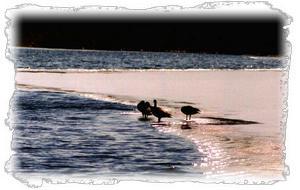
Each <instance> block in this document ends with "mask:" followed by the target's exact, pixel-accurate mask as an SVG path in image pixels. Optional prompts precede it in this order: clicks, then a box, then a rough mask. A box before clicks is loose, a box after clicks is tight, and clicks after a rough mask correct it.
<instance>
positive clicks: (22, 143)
mask: <svg viewBox="0 0 300 190" xmlns="http://www.w3.org/2000/svg"><path fill="white" fill-rule="evenodd" d="M10 51H11V55H12V56H11V58H12V60H13V61H14V63H15V67H16V69H17V72H20V73H23V74H24V73H25V74H28V75H27V77H28V76H30V75H31V74H35V72H38V74H42V75H41V76H43V77H45V76H47V77H49V75H47V74H50V73H54V74H55V76H56V77H57V76H58V77H60V76H59V75H63V74H70V73H73V74H74V73H75V75H74V76H78V77H82V78H81V79H82V81H88V82H91V85H88V82H85V83H84V86H82V85H80V84H81V83H80V82H78V83H77V81H80V80H81V79H80V78H76V79H74V81H73V78H72V79H71V80H72V81H71V82H70V81H68V83H72V85H70V84H69V85H70V86H71V87H72V88H73V87H74V85H73V84H77V86H76V85H75V87H74V89H72V88H71V87H70V86H68V85H66V86H64V85H63V82H61V81H58V83H59V85H60V88H58V87H55V85H54V86H53V88H46V87H42V86H35V85H32V86H30V85H24V84H23V83H22V82H23V81H21V82H20V83H19V84H17V85H16V87H17V89H16V91H15V93H14V96H13V98H12V100H11V110H10V117H9V124H10V126H11V127H12V128H13V129H14V132H13V134H14V135H13V140H12V149H13V151H14V155H13V156H12V161H13V163H14V166H13V168H12V172H14V173H26V174H32V173H43V174H48V173H49V174H82V173H83V174H92V175H108V174H109V175H119V174H120V175H129V174H133V175H143V174H145V175H160V174H161V175H165V174H166V175H170V174H172V175H173V174H175V175H178V176H186V175H190V174H191V175H194V176H196V178H197V179H198V178H202V179H205V180H207V179H212V180H213V181H223V180H226V179H227V180H229V179H230V181H231V182H236V180H239V181H242V182H244V180H245V179H247V180H249V179H254V178H253V177H255V179H254V180H253V181H256V182H257V181H261V180H262V179H271V180H282V179H283V178H282V175H281V174H282V172H283V170H284V163H283V162H284V161H283V157H284V153H283V144H282V138H283V135H282V132H281V131H280V126H279V123H280V121H279V119H278V117H280V113H279V111H278V110H277V109H278V101H279V99H280V97H279V96H273V95H274V93H275V94H276V93H279V91H278V89H277V84H273V83H272V85H270V84H268V83H269V82H273V79H272V78H271V77H270V76H273V75H266V77H270V78H266V80H263V79H264V78H263V77H262V78H261V79H262V80H261V84H262V86H259V85H257V88H256V87H255V86H254V85H252V86H251V85H250V84H253V83H251V82H250V83H245V84H247V85H245V86H243V84H241V85H238V84H232V83H233V82H236V79H233V80H232V78H231V79H230V80H229V79H227V78H226V77H224V76H229V75H224V73H221V74H220V73H219V74H220V75H218V74H217V75H212V76H220V77H223V81H224V82H221V83H219V82H218V81H214V80H211V79H212V78H214V77H210V76H206V79H207V80H211V81H210V83H207V81H199V83H200V82H201V88H203V91H205V88H207V87H208V86H209V84H214V85H215V88H216V89H215V88H214V87H213V86H209V90H208V92H210V93H211V94H209V93H208V94H205V93H203V94H201V93H200V95H201V98H200V100H195V102H186V101H175V100H174V98H173V100H169V99H167V98H165V97H163V98H160V99H158V100H159V104H160V105H162V106H163V107H164V108H167V109H169V110H171V111H172V114H173V116H174V117H173V118H171V119H169V120H168V119H167V120H164V121H165V123H164V124H166V125H165V126H160V125H157V123H156V121H155V120H154V118H153V117H151V119H150V120H149V121H143V120H141V114H140V113H139V112H138V111H137V110H136V104H137V102H138V101H140V97H137V96H134V95H133V96H132V97H128V96H124V95H123V96H118V94H114V96H112V95H111V94H102V92H99V93H97V91H96V89H97V85H98V84H99V83H97V80H96V79H99V78H97V77H99V76H103V75H105V74H106V73H105V72H106V71H108V72H107V73H114V70H116V71H119V70H121V71H123V72H118V74H120V75H118V76H119V77H122V74H124V73H126V71H128V70H131V71H132V70H134V71H136V70H141V71H144V72H147V70H151V71H152V70H159V71H160V72H164V70H168V71H169V70H179V71H180V72H184V73H185V74H187V75H191V72H190V73H186V72H185V70H193V71H197V72H198V71H199V72H201V71H202V70H207V71H214V70H215V69H217V70H226V71H227V70H228V69H230V70H253V72H258V71H257V70H260V69H263V70H264V71H262V72H263V73H267V72H268V71H273V72H275V71H276V72H278V70H281V69H285V68H286V67H287V58H286V57H255V56H246V55H244V56H235V55H211V54H191V53H159V52H117V51H90V50H89V51H87V50H59V49H56V50H53V49H38V48H12V49H10ZM95 72H98V73H95ZM228 72H229V71H228ZM153 73H154V72H152V76H156V77H157V78H158V79H161V77H162V75H161V73H156V74H154V75H153ZM131 74H132V75H131ZM150 74H151V73H150ZM173 74H174V73H173ZM196 74H197V73H196ZM196 74H195V73H194V74H193V76H196ZM206 74H208V75H209V73H206ZM252 74H253V73H252ZM252 74H249V73H248V74H247V73H235V76H239V77H241V78H239V80H240V81H243V82H245V81H247V80H248V79H247V77H243V76H248V77H249V80H251V78H252V79H253V80H255V75H252ZM260 74H262V73H260ZM271 74H272V73H271ZM277 74H278V73H277ZM91 75H93V76H92V78H90V79H95V80H89V77H91ZM130 75H131V77H132V76H133V75H134V73H130ZM130 75H128V76H130ZM171 75H172V74H170V73H169V77H170V76H171ZM123 76H124V75H123ZM136 76H137V75H136ZM181 76H182V75H181ZM259 76H260V77H261V76H262V75H259ZM274 76H275V75H274ZM276 76H277V75H276ZM52 77H53V76H52ZM93 77H95V78H93ZM178 77H179V75H178ZM253 77H254V78H253ZM256 77H258V76H256ZM54 78H55V77H54ZM148 78H149V76H148ZM28 79H29V81H30V77H29V78H27V80H28ZM100 79H101V78H100ZM102 79H105V78H102ZM182 79H183V80H187V79H188V77H183V78H182ZM242 79H243V80H242ZM44 80H45V79H44ZM33 81H34V80H33ZM152 81H154V80H152ZM156 81H157V80H156ZM274 81H276V80H274ZM98 82H99V81H98ZM102 82H103V81H102ZM111 82H112V81H111ZM165 82H166V81H165ZM49 84H51V83H49ZM92 84H93V85H92ZM85 85H88V86H91V89H90V88H85ZM206 85H207V86H206ZM226 85H227V86H226ZM248 85H249V86H248ZM265 86H268V87H269V88H270V89H272V90H271V91H267V90H265V89H266V88H265ZM63 87H66V89H64V88H63ZM67 87H69V88H68V89H67ZM226 87H227V88H226ZM229 87H230V88H229ZM250 87H251V88H250ZM242 88H243V89H242ZM207 89H208V88H207ZM226 89H227V90H228V89H231V91H232V92H235V91H236V92H235V93H232V94H230V96H226V97H227V98H230V99H228V102H226V100H224V105H222V104H218V105H215V104H214V102H216V101H214V100H213V96H214V95H215V96H216V97H217V94H215V93H218V98H220V97H222V93H225V92H226V93H228V92H227V91H226ZM257 89H264V93H265V94H267V95H266V97H264V96H265V95H261V94H260V93H259V92H257ZM88 90H95V91H93V92H86V91H88ZM198 91H199V92H200V91H201V89H197V90H196V89H195V93H196V92H197V93H199V92H198ZM161 92H162V94H164V93H163V89H161ZM174 92H175V91H174ZM176 92H177V93H180V94H181V96H183V95H184V94H182V93H181V92H180V91H177V90H176ZM250 92H251V93H250ZM229 93H231V92H229ZM166 94H167V93H166ZM234 94H239V95H238V96H240V97H239V98H235V97H234ZM225 95H226V94H224V96H225ZM243 96H244V97H246V99H247V98H248V99H247V102H246V103H245V101H241V100H242V98H241V97H243ZM271 96H272V97H271ZM199 97H200V96H199ZM278 97H279V98H278ZM264 98H265V99H264ZM175 99H176V98H175ZM192 99H195V97H193V98H192ZM204 99H206V100H209V101H206V102H202V101H203V100H204ZM235 99H236V102H240V103H238V104H236V105H234V104H232V103H233V102H234V100H235ZM261 99H263V100H264V101H263V102H259V101H260V100H261ZM267 99H270V100H272V102H268V101H267ZM221 100H222V98H221ZM252 101H253V102H252ZM187 104H188V105H193V106H196V107H199V108H201V110H204V111H203V112H202V113H201V114H199V115H197V116H195V117H193V121H192V122H191V123H189V124H188V126H189V127H190V129H189V128H188V129H187V130H186V128H185V127H186V126H187V123H186V121H184V120H183V118H184V117H182V113H180V111H179V109H180V106H182V105H187ZM228 105H234V106H232V107H228ZM264 114H265V116H262V115H264ZM205 116H206V117H205ZM209 116H211V117H209ZM223 117H228V118H223ZM246 117H247V119H249V118H250V119H249V121H248V120H247V119H246ZM234 118H236V119H239V120H231V119H234ZM250 120H251V121H250ZM205 180H204V181H205Z"/></svg>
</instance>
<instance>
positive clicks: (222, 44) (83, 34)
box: [15, 16, 283, 56]
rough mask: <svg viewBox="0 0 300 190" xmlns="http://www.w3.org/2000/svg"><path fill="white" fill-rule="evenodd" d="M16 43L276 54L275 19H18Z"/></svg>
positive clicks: (278, 39) (278, 48) (279, 28)
mask: <svg viewBox="0 0 300 190" xmlns="http://www.w3.org/2000/svg"><path fill="white" fill-rule="evenodd" d="M17 28H18V32H17V36H18V37H17V39H18V40H17V42H16V44H15V45H16V46H22V47H44V48H65V49H96V50H114V51H115V50H116V51H119V50H124V51H125V50H126V51H155V52H193V53H213V54H215V53H217V54H233V55H261V56H276V55H280V54H281V41H282V36H281V35H282V34H283V29H282V23H281V21H280V19H279V18H277V17H274V16H273V17H262V18H259V17H243V18H237V17H230V18H229V17H228V18H223V17H218V16H216V17H211V18H204V17H200V16H198V17H193V18H192V17H189V18H180V17H177V18H176V17H172V18H170V17H169V18H167V17H160V18H158V17H130V18H129V17H114V18H100V17H80V18H79V17H63V18H59V17H41V18H39V17H30V16H27V17H21V18H20V19H19V20H18V22H17Z"/></svg>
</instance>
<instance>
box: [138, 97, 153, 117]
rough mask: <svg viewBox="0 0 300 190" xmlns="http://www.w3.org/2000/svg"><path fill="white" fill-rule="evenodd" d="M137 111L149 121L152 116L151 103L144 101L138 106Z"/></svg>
mask: <svg viewBox="0 0 300 190" xmlns="http://www.w3.org/2000/svg"><path fill="white" fill-rule="evenodd" d="M137 109H138V110H139V111H140V112H141V113H142V116H143V118H145V119H147V118H148V115H151V108H150V103H149V102H145V101H144V100H142V101H140V102H139V103H138V104H137Z"/></svg>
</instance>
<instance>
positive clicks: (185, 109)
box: [181, 106, 200, 120]
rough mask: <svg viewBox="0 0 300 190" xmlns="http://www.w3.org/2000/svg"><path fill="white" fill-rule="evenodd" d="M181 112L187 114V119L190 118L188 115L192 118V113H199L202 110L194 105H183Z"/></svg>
mask: <svg viewBox="0 0 300 190" xmlns="http://www.w3.org/2000/svg"><path fill="white" fill-rule="evenodd" d="M181 112H182V113H184V114H185V115H186V120H188V116H189V119H191V118H192V115H194V114H197V113H199V112H200V110H199V109H198V108H194V107H192V106H183V107H181Z"/></svg>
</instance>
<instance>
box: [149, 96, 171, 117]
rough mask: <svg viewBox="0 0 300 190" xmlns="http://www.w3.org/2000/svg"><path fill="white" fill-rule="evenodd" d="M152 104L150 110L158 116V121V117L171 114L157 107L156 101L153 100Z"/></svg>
mask: <svg viewBox="0 0 300 190" xmlns="http://www.w3.org/2000/svg"><path fill="white" fill-rule="evenodd" d="M153 103H154V106H151V112H152V114H153V115H154V116H155V117H157V118H158V122H160V119H161V118H163V117H171V114H170V113H168V112H165V111H164V110H162V109H161V108H160V107H157V101H156V100H153Z"/></svg>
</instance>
